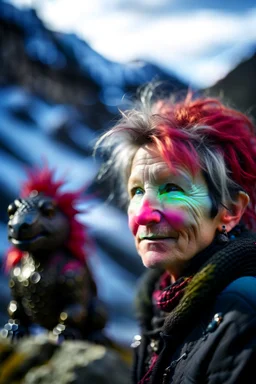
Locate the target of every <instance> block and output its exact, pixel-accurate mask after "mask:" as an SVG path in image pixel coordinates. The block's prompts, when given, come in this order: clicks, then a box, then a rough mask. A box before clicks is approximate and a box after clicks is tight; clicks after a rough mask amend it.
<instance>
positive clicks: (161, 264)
mask: <svg viewBox="0 0 256 384" xmlns="http://www.w3.org/2000/svg"><path fill="white" fill-rule="evenodd" d="M166 258H167V255H166V254H165V253H159V252H156V251H147V252H146V253H145V254H143V255H142V256H141V259H142V262H143V264H144V266H145V267H146V268H165V266H166V264H167V260H166Z"/></svg>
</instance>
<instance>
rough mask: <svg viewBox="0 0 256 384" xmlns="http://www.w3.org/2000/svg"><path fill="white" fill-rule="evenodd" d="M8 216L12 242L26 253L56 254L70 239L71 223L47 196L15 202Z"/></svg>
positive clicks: (33, 196)
mask: <svg viewBox="0 0 256 384" xmlns="http://www.w3.org/2000/svg"><path fill="white" fill-rule="evenodd" d="M8 215H9V222H8V239H9V241H11V243H12V244H13V245H14V246H15V247H16V248H18V249H20V250H22V251H30V252H36V251H41V250H42V251H43V250H53V249H55V248H57V247H59V246H60V245H61V244H63V243H64V242H65V241H66V240H67V238H68V232H69V223H68V219H67V218H66V217H65V216H64V215H63V214H62V213H61V212H60V211H59V209H58V207H57V206H56V204H55V202H54V200H53V199H51V198H49V197H46V196H44V195H32V196H31V197H28V198H26V199H16V200H14V202H13V203H12V204H10V205H9V207H8Z"/></svg>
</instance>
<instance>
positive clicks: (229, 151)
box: [96, 85, 256, 227]
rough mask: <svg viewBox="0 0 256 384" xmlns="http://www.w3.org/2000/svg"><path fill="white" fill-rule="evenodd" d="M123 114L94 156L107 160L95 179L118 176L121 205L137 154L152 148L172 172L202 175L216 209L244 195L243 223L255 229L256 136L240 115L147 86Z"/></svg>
mask: <svg viewBox="0 0 256 384" xmlns="http://www.w3.org/2000/svg"><path fill="white" fill-rule="evenodd" d="M121 114H122V117H121V119H120V120H119V121H118V122H117V124H116V125H115V126H114V127H113V128H112V129H110V130H109V131H108V132H106V133H105V134H103V135H102V136H101V137H100V138H99V140H98V142H97V143H96V150H98V149H101V150H103V153H104V154H106V152H107V155H109V156H108V161H107V162H105V164H104V166H103V167H102V169H101V172H100V173H99V178H102V177H104V175H108V174H109V172H110V173H112V174H114V176H117V177H118V180H119V183H118V184H119V185H120V184H122V185H123V186H124V188H123V190H121V191H120V192H121V195H122V199H123V200H124V199H127V189H126V187H127V181H128V178H129V175H130V171H131V166H132V161H133V158H134V155H135V153H136V151H137V150H138V148H139V147H140V146H143V145H145V144H153V145H155V147H156V148H157V149H158V151H159V153H160V154H161V155H162V157H163V159H164V160H165V161H166V162H167V163H168V164H169V166H170V168H171V169H173V165H175V164H179V165H182V166H184V167H187V168H188V169H189V170H190V171H191V172H192V174H195V172H196V171H198V170H201V171H203V174H204V176H205V178H206V182H207V184H208V187H209V190H210V192H211V194H212V196H213V197H214V199H215V202H214V203H215V205H216V207H218V205H219V204H220V203H226V204H228V203H230V202H233V201H234V199H233V198H234V197H235V196H236V194H237V192H238V191H239V190H242V191H245V192H246V193H247V194H248V195H249V197H250V204H249V205H248V207H247V209H246V211H245V213H244V216H243V220H244V222H245V223H246V224H247V225H248V227H252V226H253V221H254V222H255V219H256V211H255V208H256V173H255V170H256V136H255V130H254V127H253V124H252V122H251V121H250V120H249V119H248V118H247V117H246V116H245V115H244V114H242V113H240V112H238V111H236V110H234V109H230V108H228V107H227V106H225V105H223V103H221V102H220V101H219V100H218V99H216V98H209V97H200V98H195V97H194V95H193V94H192V93H191V92H188V94H187V95H186V96H185V97H183V98H182V99H179V100H174V99H173V97H160V98H157V97H156V94H154V87H152V86H151V85H149V86H148V87H146V88H145V89H144V91H143V93H142V95H141V99H140V100H139V102H136V103H135V105H133V108H131V109H130V110H127V111H125V112H121ZM174 171H175V170H174ZM120 180H123V182H121V183H120ZM212 192H213V193H212ZM212 196H211V197H212ZM212 200H213V198H212ZM215 214H216V211H215ZM254 225H255V224H254Z"/></svg>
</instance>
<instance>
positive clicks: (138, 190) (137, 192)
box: [131, 187, 144, 197]
mask: <svg viewBox="0 0 256 384" xmlns="http://www.w3.org/2000/svg"><path fill="white" fill-rule="evenodd" d="M143 193H144V191H143V189H142V188H139V187H135V188H133V189H132V190H131V195H132V197H133V196H136V195H143Z"/></svg>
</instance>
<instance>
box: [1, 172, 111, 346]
mask: <svg viewBox="0 0 256 384" xmlns="http://www.w3.org/2000/svg"><path fill="white" fill-rule="evenodd" d="M63 184H64V181H54V180H53V172H52V171H50V170H49V169H48V168H47V167H45V168H43V169H42V170H35V171H32V172H30V173H29V179H28V180H27V181H26V182H25V183H24V185H23V187H22V190H21V198H18V199H16V200H14V202H13V203H12V204H10V205H9V207H8V215H9V222H8V238H9V240H10V242H11V243H12V245H13V247H12V248H11V249H10V250H9V251H8V254H7V259H6V269H7V271H9V275H10V282H9V284H10V288H11V293H12V297H13V300H12V301H11V302H10V304H9V307H8V313H9V316H10V320H9V322H8V323H7V324H5V326H4V329H3V330H2V335H3V334H4V335H5V336H6V337H10V338H16V337H21V336H22V335H23V334H28V333H29V328H30V326H31V325H32V324H38V325H40V326H42V327H44V328H46V329H48V330H49V331H52V334H53V335H54V336H55V337H56V339H58V338H59V336H60V335H61V336H62V338H80V339H89V340H94V337H95V338H96V339H97V340H98V339H99V334H101V330H102V329H103V328H104V326H105V323H106V312H105V309H104V308H103V306H102V304H101V303H100V301H99V300H98V298H97V289H96V284H95V282H94V280H93V277H92V275H91V272H90V270H89V268H88V265H87V262H86V259H87V254H86V251H85V245H87V244H88V243H90V241H89V237H88V234H87V228H86V227H85V226H84V225H82V224H81V223H79V222H78V221H77V219H76V214H77V213H79V211H78V210H77V208H75V207H74V205H75V204H76V203H77V201H78V199H79V198H81V191H79V192H72V193H71V192H61V191H60V187H62V186H63ZM99 342H100V341H99Z"/></svg>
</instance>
